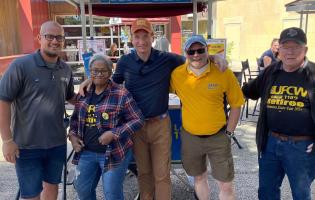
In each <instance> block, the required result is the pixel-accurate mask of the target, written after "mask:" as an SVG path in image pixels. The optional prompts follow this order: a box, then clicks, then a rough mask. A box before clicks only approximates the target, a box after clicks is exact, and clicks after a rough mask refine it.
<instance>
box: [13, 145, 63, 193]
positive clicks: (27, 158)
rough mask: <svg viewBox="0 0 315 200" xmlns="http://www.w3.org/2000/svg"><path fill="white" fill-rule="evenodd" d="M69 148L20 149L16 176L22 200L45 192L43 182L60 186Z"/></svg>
mask: <svg viewBox="0 0 315 200" xmlns="http://www.w3.org/2000/svg"><path fill="white" fill-rule="evenodd" d="M66 152H67V146H66V145H62V146H57V147H53V148H50V149H20V157H19V158H17V160H16V165H15V169H16V174H17V177H18V182H19V186H20V192H21V197H22V198H34V197H36V196H38V195H39V194H40V193H41V191H42V190H43V181H44V182H47V183H50V184H59V183H60V182H61V174H62V169H63V164H64V163H65V161H66Z"/></svg>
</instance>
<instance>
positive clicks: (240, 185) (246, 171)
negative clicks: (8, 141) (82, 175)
mask: <svg viewBox="0 0 315 200" xmlns="http://www.w3.org/2000/svg"><path fill="white" fill-rule="evenodd" d="M255 126H256V124H255V123H252V122H242V124H241V125H239V126H238V127H237V130H236V135H237V137H238V138H239V140H240V142H241V144H242V145H243V146H244V149H242V150H239V149H238V148H237V147H236V145H233V155H234V162H235V172H236V173H235V188H236V196H237V199H240V200H255V199H257V187H258V165H257V151H256V146H255ZM0 146H2V145H1V143H0ZM173 167H175V171H176V172H177V174H178V175H179V176H180V177H182V178H184V179H185V178H186V176H185V173H184V171H183V169H182V168H181V167H180V166H178V165H177V166H175V165H174V166H173ZM209 181H210V184H211V188H212V190H211V200H217V199H218V192H217V191H218V188H217V185H216V184H215V182H214V180H213V178H212V177H211V175H210V174H209ZM100 185H101V184H100ZM172 185H173V186H172V187H173V188H172V199H174V200H193V199H194V197H193V193H192V191H191V190H190V189H189V187H187V185H185V184H184V183H183V182H181V181H180V180H179V179H178V177H177V176H175V175H174V174H172ZM17 188H18V185H17V181H16V177H15V170H14V166H13V165H12V164H8V163H6V162H5V161H4V159H3V157H2V152H1V154H0V199H1V200H12V199H14V196H15V194H16V191H17ZM124 190H125V192H124V193H125V199H126V200H132V199H133V198H134V197H135V196H136V194H137V191H138V189H137V181H136V178H135V176H133V175H130V174H129V175H127V176H126V181H125V187H124ZM60 191H62V190H61V189H60ZM97 191H98V192H97V193H98V199H103V197H102V192H101V187H100V186H99V187H98V189H97ZM67 193H68V195H67V196H68V200H74V199H76V195H75V192H74V190H73V187H72V186H68V189H67ZM60 199H61V198H60ZM282 199H285V200H289V199H292V197H291V191H290V189H289V186H288V182H287V180H285V181H284V183H283V186H282ZM312 199H315V184H313V188H312Z"/></svg>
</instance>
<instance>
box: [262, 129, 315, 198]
mask: <svg viewBox="0 0 315 200" xmlns="http://www.w3.org/2000/svg"><path fill="white" fill-rule="evenodd" d="M312 143H315V142H314V141H296V142H295V141H291V140H289V141H281V140H280V139H278V138H275V137H273V136H271V135H269V137H268V142H267V146H266V149H265V151H264V152H263V153H262V155H261V157H260V158H259V160H258V162H259V189H258V198H259V199H261V200H280V199H281V198H280V194H281V193H280V187H281V184H282V181H283V178H284V176H285V174H286V175H287V176H288V179H289V183H290V187H291V191H292V196H293V199H294V200H311V189H310V186H311V184H312V181H313V180H314V178H315V151H314V149H313V151H312V152H310V153H307V152H306V149H307V146H308V145H310V144H312ZM314 145H315V144H314ZM313 148H315V146H314V147H313Z"/></svg>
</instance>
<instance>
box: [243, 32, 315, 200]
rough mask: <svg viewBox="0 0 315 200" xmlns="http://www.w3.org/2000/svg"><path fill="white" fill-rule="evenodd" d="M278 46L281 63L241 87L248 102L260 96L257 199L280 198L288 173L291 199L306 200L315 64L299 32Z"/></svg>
mask: <svg viewBox="0 0 315 200" xmlns="http://www.w3.org/2000/svg"><path fill="white" fill-rule="evenodd" d="M279 43H280V47H279V55H280V56H281V62H278V63H274V64H272V65H270V66H269V67H268V68H267V69H266V70H264V72H263V73H262V74H261V75H259V76H258V77H257V78H256V79H255V80H253V81H252V82H249V83H248V84H247V85H244V86H243V88H242V89H243V93H244V95H245V96H246V97H247V98H251V99H258V98H261V112H260V116H259V120H258V124H257V133H256V136H257V138H256V140H257V146H258V152H259V189H258V197H259V199H275V200H276V199H277V200H278V199H280V187H281V183H282V180H283V178H284V176H285V175H287V176H288V179H289V182H290V186H291V190H292V197H293V199H300V200H302V199H303V200H310V199H311V189H310V186H311V184H312V182H313V180H314V178H315V145H314V143H315V100H314V97H315V96H314V93H315V64H314V63H312V62H310V61H308V60H307V58H306V53H307V46H306V44H307V39H306V35H305V33H304V32H303V30H302V29H300V28H295V27H292V28H288V29H285V30H284V31H282V33H281V35H280V39H279Z"/></svg>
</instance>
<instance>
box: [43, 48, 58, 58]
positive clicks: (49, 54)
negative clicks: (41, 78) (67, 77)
mask: <svg viewBox="0 0 315 200" xmlns="http://www.w3.org/2000/svg"><path fill="white" fill-rule="evenodd" d="M44 53H45V55H46V56H48V57H50V58H56V57H58V54H56V53H51V52H49V51H46V50H44Z"/></svg>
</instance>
